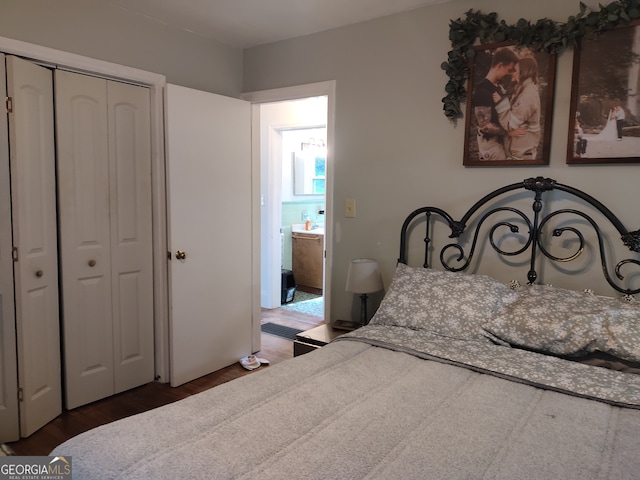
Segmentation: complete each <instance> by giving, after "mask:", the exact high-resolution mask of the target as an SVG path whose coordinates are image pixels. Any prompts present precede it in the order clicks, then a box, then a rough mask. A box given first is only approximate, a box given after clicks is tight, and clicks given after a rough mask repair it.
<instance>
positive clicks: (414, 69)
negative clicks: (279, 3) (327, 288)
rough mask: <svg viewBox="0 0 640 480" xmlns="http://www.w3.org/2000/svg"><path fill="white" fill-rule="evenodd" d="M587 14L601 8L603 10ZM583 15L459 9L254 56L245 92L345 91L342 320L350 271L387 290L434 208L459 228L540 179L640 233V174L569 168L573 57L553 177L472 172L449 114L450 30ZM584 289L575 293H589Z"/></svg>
mask: <svg viewBox="0 0 640 480" xmlns="http://www.w3.org/2000/svg"><path fill="white" fill-rule="evenodd" d="M587 3H588V4H589V5H591V6H592V7H594V8H597V2H594V1H590V2H587ZM578 5H579V2H578V1H577V0H576V1H558V0H537V1H535V2H531V1H529V0H484V1H482V2H478V1H477V0H476V1H468V0H453V1H451V2H448V3H445V4H441V5H436V6H432V7H424V8H421V9H418V10H414V11H411V12H408V13H402V14H397V15H392V16H389V17H385V18H382V19H378V20H373V21H369V22H365V23H360V24H356V25H352V26H348V27H345V28H339V29H336V30H332V31H328V32H323V33H320V34H315V35H310V36H306V37H300V38H297V39H293V40H290V41H282V42H278V43H274V44H270V45H265V46H260V47H256V48H252V49H249V50H246V51H245V53H244V77H243V78H244V90H245V91H255V90H263V89H269V88H276V87H283V86H290V85H297V84H304V83H310V82H317V81H323V80H336V91H337V93H336V125H335V132H336V134H335V143H334V145H333V148H334V157H333V174H334V177H335V185H334V196H333V198H334V206H335V212H334V213H335V214H334V232H336V236H335V237H334V241H333V244H332V247H333V275H332V299H333V300H332V303H333V305H332V317H333V318H334V319H335V318H345V316H348V315H349V311H350V305H351V298H350V295H349V294H347V293H346V292H344V284H345V279H346V273H347V266H348V263H349V260H350V259H351V258H354V257H361V256H364V257H374V258H377V259H378V260H379V261H380V262H381V267H382V270H383V278H384V281H385V285H386V286H388V285H389V282H390V279H391V276H392V274H393V270H394V268H395V260H396V258H397V256H398V245H399V229H400V226H401V224H402V221H403V219H404V217H405V215H406V214H408V213H409V212H410V211H412V210H413V209H415V208H417V207H420V206H423V205H426V204H436V205H439V206H441V207H443V208H445V209H446V210H448V211H450V213H452V214H453V215H454V216H456V215H457V216H461V215H462V213H464V211H465V210H466V209H467V208H468V207H470V206H471V205H472V204H473V202H475V200H477V199H478V198H480V196H481V195H482V194H484V193H486V192H488V191H490V190H492V189H494V188H498V187H500V186H502V185H505V184H509V183H513V182H517V181H521V180H523V179H524V178H528V177H531V176H538V175H542V176H547V177H551V178H555V179H557V180H558V181H560V182H562V183H565V184H569V185H573V186H576V187H578V188H580V189H582V190H585V191H587V192H589V193H591V194H592V195H595V196H596V197H597V198H599V199H600V200H601V201H602V202H604V203H605V204H606V205H608V206H609V207H610V208H611V209H612V210H613V211H614V212H615V213H616V214H617V215H618V216H619V217H620V218H621V220H622V221H623V222H624V223H625V224H626V225H627V226H628V228H629V229H637V228H639V227H640V215H639V213H638V209H637V204H638V187H637V186H638V181H639V180H640V165H627V166H622V165H606V166H603V165H600V166H568V165H567V164H566V163H565V158H566V153H565V152H566V144H567V128H568V120H569V118H568V117H569V99H570V88H571V68H572V52H571V51H565V52H564V53H562V54H561V55H560V56H559V59H558V70H557V74H556V81H557V84H556V94H555V107H554V112H555V113H554V118H553V133H552V144H551V162H550V165H549V166H544V167H540V166H538V167H499V168H495V167H492V168H489V167H481V168H465V167H463V166H462V158H463V141H464V140H463V137H464V121H461V122H459V123H458V124H457V125H453V124H452V123H451V122H450V121H449V120H448V119H447V118H446V117H445V116H444V114H443V112H442V103H441V99H442V97H443V96H444V85H445V83H446V81H447V77H446V75H445V73H444V72H443V71H442V70H441V68H440V64H441V62H443V61H445V60H446V59H447V52H448V51H449V50H450V48H451V45H450V43H449V40H448V34H449V22H450V20H451V19H456V18H459V17H463V16H464V13H465V12H466V11H467V10H469V9H471V8H474V9H478V8H479V9H481V11H483V12H485V13H488V12H497V13H498V16H499V18H500V19H504V20H506V21H507V22H509V23H515V22H516V21H517V20H518V19H519V18H521V17H524V18H527V19H531V20H534V21H535V20H537V19H539V18H544V17H548V18H552V19H555V20H558V21H566V20H567V18H568V17H569V16H570V15H574V14H576V13H577V12H578V9H579V6H578ZM346 198H355V199H356V200H357V217H356V218H344V217H343V205H344V201H345V199H346ZM488 273H490V272H488ZM525 273H526V269H525ZM580 282H581V281H578V284H576V285H575V287H579V288H585V287H588V286H590V285H584V284H582V283H580ZM567 286H572V285H567ZM609 293H611V292H609Z"/></svg>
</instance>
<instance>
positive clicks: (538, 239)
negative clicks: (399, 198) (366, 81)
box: [398, 177, 640, 295]
mask: <svg viewBox="0 0 640 480" xmlns="http://www.w3.org/2000/svg"><path fill="white" fill-rule="evenodd" d="M518 190H522V191H530V192H533V194H534V200H533V205H532V210H533V215H532V218H531V216H530V214H526V213H525V212H524V211H523V210H522V209H521V208H515V207H512V206H497V207H495V208H491V209H489V210H488V211H487V212H486V213H484V214H483V215H482V216H479V214H478V216H477V218H474V215H475V214H476V213H477V212H478V211H479V210H480V209H481V208H483V207H485V208H489V207H490V206H491V203H492V202H494V203H496V204H497V203H498V201H499V200H496V199H497V197H500V196H501V195H504V194H506V193H508V192H514V191H518ZM552 190H560V191H563V192H566V193H568V194H569V195H570V196H574V197H577V198H579V199H581V200H582V201H583V202H586V203H587V204H589V205H591V206H592V207H593V208H594V209H595V210H597V211H598V212H599V213H600V214H602V215H603V216H604V217H605V218H606V219H607V220H608V221H609V222H610V223H611V225H613V227H614V228H615V229H616V230H617V232H618V233H619V234H620V239H621V241H622V243H623V244H624V245H626V246H627V247H628V249H629V250H631V251H632V252H636V253H640V230H635V231H632V232H630V231H628V230H627V229H626V228H625V226H624V225H623V224H622V222H621V221H620V220H619V219H618V217H616V216H615V215H614V214H613V213H612V212H611V210H609V209H608V208H607V207H605V206H604V205H603V204H602V203H600V202H599V201H598V200H596V199H595V198H593V197H592V196H591V195H588V194H586V193H584V192H582V191H581V190H578V189H577V188H573V187H570V186H568V185H563V184H561V183H557V182H556V181H555V180H553V179H550V178H543V177H536V178H528V179H526V180H524V181H523V182H519V183H514V184H511V185H507V186H505V187H502V188H499V189H497V190H494V191H493V192H491V193H489V194H488V195H485V196H484V197H483V198H482V199H480V200H479V201H478V202H476V203H475V205H473V206H472V207H471V208H470V209H469V210H468V211H467V212H466V213H465V214H464V215H463V217H462V218H461V219H460V220H454V219H453V217H452V216H451V215H449V214H448V213H447V212H445V211H444V210H442V209H440V208H436V207H422V208H419V209H417V210H414V211H413V212H412V213H411V214H410V215H409V216H408V217H407V218H406V219H405V221H404V223H403V225H402V231H401V234H400V257H399V258H398V262H401V263H404V264H406V263H407V255H408V245H407V237H408V230H409V228H410V226H411V225H412V224H413V222H414V221H415V220H416V219H417V218H420V216H421V215H425V217H426V221H425V225H426V232H425V237H424V243H425V246H424V263H423V266H424V267H429V256H430V250H431V248H432V247H431V243H432V231H431V228H432V225H431V224H432V222H431V220H432V219H431V216H432V215H434V214H435V215H439V216H440V217H442V219H444V220H445V221H446V222H447V223H448V225H449V228H450V229H451V234H450V235H449V238H459V237H460V236H461V235H462V234H463V233H464V232H465V230H466V229H467V225H468V222H469V221H470V220H472V221H473V222H474V223H475V230H473V231H472V233H473V240H472V242H471V244H470V245H469V247H468V250H467V251H466V252H465V247H463V246H461V245H460V244H459V243H455V242H454V243H448V244H447V245H445V246H444V247H442V249H441V250H440V262H441V263H442V265H443V267H444V268H445V269H446V270H449V271H463V270H466V269H467V268H468V267H469V265H470V264H471V260H472V259H473V256H474V253H475V251H476V247H477V245H478V237H479V234H480V231H481V227H482V226H483V225H484V223H485V221H487V220H488V219H489V218H490V217H491V216H492V215H494V214H496V213H497V212H510V213H511V214H513V215H515V216H516V217H519V218H520V219H521V220H522V222H524V224H525V225H526V226H527V227H528V228H529V233H528V236H526V237H525V239H526V241H525V242H524V245H523V246H522V247H521V248H518V249H516V250H514V251H505V250H503V249H501V248H500V247H499V246H498V242H497V241H496V232H497V231H498V230H499V229H502V228H507V229H508V231H509V232H511V233H520V228H519V226H518V225H516V224H515V223H514V222H512V221H510V220H501V221H498V222H497V223H495V224H494V225H492V226H491V227H490V229H489V233H488V240H489V242H490V244H491V247H492V248H493V249H494V250H495V251H496V252H497V253H498V254H499V255H503V256H509V257H512V256H516V255H525V254H527V252H529V255H530V258H529V271H528V272H527V279H528V282H529V283H535V281H536V279H537V278H538V273H537V272H536V264H537V260H538V256H539V253H542V255H544V257H546V258H548V259H550V260H552V261H555V262H569V261H572V260H575V259H577V258H578V257H579V256H580V255H581V254H582V252H583V251H584V248H585V237H584V235H583V233H582V231H581V230H580V229H579V228H578V227H577V226H575V225H568V226H562V227H559V228H554V229H553V231H552V237H560V236H562V235H564V234H565V233H566V234H573V235H575V237H576V238H577V239H578V247H577V248H576V249H575V251H574V252H573V253H572V254H571V255H568V256H565V257H557V256H554V255H552V254H551V253H550V250H549V249H548V246H547V245H546V243H547V242H546V240H545V238H544V237H543V235H542V233H543V230H544V228H545V226H546V225H547V223H548V222H549V221H550V220H551V219H553V218H555V217H556V216H557V215H560V214H572V215H576V216H577V217H580V218H582V219H584V220H586V222H587V223H588V224H590V225H591V227H592V228H593V230H594V231H595V234H596V237H597V243H598V251H599V255H600V263H601V266H602V272H603V274H604V277H605V279H606V281H607V282H608V283H609V285H611V287H613V288H614V289H615V290H617V291H618V292H620V293H623V294H625V295H634V294H636V293H639V292H640V287H638V288H629V287H625V286H623V285H622V284H621V283H620V282H622V281H623V280H624V278H625V277H624V276H623V275H622V268H623V267H624V266H625V265H629V264H635V265H636V266H640V255H635V257H634V258H625V259H622V260H620V261H618V262H617V263H616V264H615V266H614V267H613V272H614V273H615V277H616V279H617V280H616V279H614V278H613V277H612V275H611V273H610V267H609V265H610V264H609V262H608V261H607V254H606V248H605V246H606V245H605V244H606V239H605V236H604V235H603V230H602V228H601V226H600V225H599V224H598V223H597V222H596V221H595V220H594V219H593V218H592V216H590V215H589V214H587V213H585V212H583V211H581V210H576V209H573V208H563V209H558V210H554V211H551V212H550V213H546V214H545V213H543V206H544V204H543V194H544V193H545V192H549V191H552ZM583 226H584V225H581V226H580V227H583ZM452 250H453V251H454V253H457V255H455V262H456V263H458V265H456V266H454V265H451V264H450V262H449V260H448V257H447V255H449V254H450V253H451V251H452ZM626 268H629V267H626ZM639 273H640V272H639Z"/></svg>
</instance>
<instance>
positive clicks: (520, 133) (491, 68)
mask: <svg viewBox="0 0 640 480" xmlns="http://www.w3.org/2000/svg"><path fill="white" fill-rule="evenodd" d="M474 53H475V55H474V56H473V58H472V60H471V63H470V71H469V84H468V87H467V115H466V122H465V145H464V161H463V164H464V165H466V166H483V167H484V166H508V165H548V164H549V147H550V136H551V119H552V113H553V112H552V110H553V93H554V81H555V69H556V56H555V55H554V54H550V53H546V52H535V51H533V50H531V49H528V48H524V47H515V46H513V45H512V44H485V45H479V46H477V47H474Z"/></svg>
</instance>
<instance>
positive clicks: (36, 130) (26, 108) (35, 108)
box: [7, 57, 62, 436]
mask: <svg viewBox="0 0 640 480" xmlns="http://www.w3.org/2000/svg"><path fill="white" fill-rule="evenodd" d="M7 91H8V94H9V96H10V97H12V99H13V102H12V103H13V112H12V113H10V114H9V134H10V135H9V143H10V150H11V159H10V167H11V188H12V192H11V193H12V217H13V244H14V246H15V247H17V252H16V255H15V260H16V261H15V267H14V276H15V300H16V302H15V307H16V335H17V352H18V372H19V374H18V384H19V388H20V389H21V390H22V395H21V397H22V398H21V403H20V433H21V435H22V436H28V435H30V434H31V433H33V432H34V431H35V430H37V429H38V428H40V427H41V426H42V425H44V424H45V423H47V422H49V421H50V420H52V419H53V418H55V417H56V416H57V415H58V414H59V413H60V412H61V410H62V405H61V403H62V402H61V397H62V393H61V371H60V330H59V328H60V326H59V311H58V258H57V257H58V253H57V250H58V248H57V230H56V196H55V144H54V127H53V121H54V114H53V77H52V73H51V71H50V70H48V69H46V68H44V67H40V66H38V65H35V64H33V63H31V62H28V61H25V60H22V59H19V58H16V57H7Z"/></svg>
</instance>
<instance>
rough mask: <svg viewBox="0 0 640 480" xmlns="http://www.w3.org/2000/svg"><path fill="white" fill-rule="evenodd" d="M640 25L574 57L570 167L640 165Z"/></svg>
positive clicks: (593, 42)
mask: <svg viewBox="0 0 640 480" xmlns="http://www.w3.org/2000/svg"><path fill="white" fill-rule="evenodd" d="M639 120H640V22H635V23H632V24H629V25H625V26H623V27H618V28H615V29H613V30H610V31H608V32H605V33H602V34H601V35H599V36H597V37H593V38H590V37H583V38H581V39H580V42H579V44H578V46H577V47H576V49H575V51H574V54H573V80H572V83H571V109H570V117H569V139H568V143H567V163H640V123H639Z"/></svg>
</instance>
